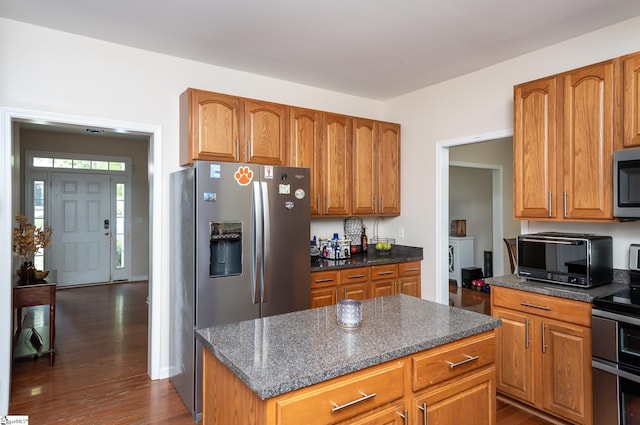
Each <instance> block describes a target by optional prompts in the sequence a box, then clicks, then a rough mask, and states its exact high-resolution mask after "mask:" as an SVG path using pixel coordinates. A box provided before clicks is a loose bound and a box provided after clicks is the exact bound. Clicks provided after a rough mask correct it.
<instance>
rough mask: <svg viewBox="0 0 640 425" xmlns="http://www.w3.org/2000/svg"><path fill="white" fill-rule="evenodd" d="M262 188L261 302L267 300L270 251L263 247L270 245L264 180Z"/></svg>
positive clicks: (267, 204)
mask: <svg viewBox="0 0 640 425" xmlns="http://www.w3.org/2000/svg"><path fill="white" fill-rule="evenodd" d="M260 185H261V189H262V255H263V260H262V273H261V275H262V279H261V283H262V287H261V288H260V291H261V293H262V302H263V303H265V302H267V301H269V276H270V274H271V273H270V270H269V269H268V268H267V267H268V265H269V264H271V263H270V258H269V257H270V255H269V254H270V253H269V250H268V249H265V247H268V246H271V223H270V222H269V220H270V216H271V215H270V214H269V188H268V186H267V183H266V182H260Z"/></svg>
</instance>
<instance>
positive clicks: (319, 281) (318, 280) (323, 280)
mask: <svg viewBox="0 0 640 425" xmlns="http://www.w3.org/2000/svg"><path fill="white" fill-rule="evenodd" d="M315 282H316V283H323V282H333V279H331V278H329V279H316V281H315Z"/></svg>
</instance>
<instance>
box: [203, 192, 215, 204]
mask: <svg viewBox="0 0 640 425" xmlns="http://www.w3.org/2000/svg"><path fill="white" fill-rule="evenodd" d="M217 198H218V194H217V193H215V192H214V193H211V192H205V193H204V194H203V195H202V200H203V201H204V202H216V200H217Z"/></svg>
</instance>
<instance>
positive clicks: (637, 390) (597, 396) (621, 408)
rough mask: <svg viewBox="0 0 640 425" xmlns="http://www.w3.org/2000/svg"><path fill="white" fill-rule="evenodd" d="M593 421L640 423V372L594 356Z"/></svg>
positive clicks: (597, 423) (598, 424)
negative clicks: (631, 370) (628, 369)
mask: <svg viewBox="0 0 640 425" xmlns="http://www.w3.org/2000/svg"><path fill="white" fill-rule="evenodd" d="M592 366H593V423H594V425H613V424H620V425H640V376H638V375H636V374H635V373H631V372H628V371H625V370H622V369H620V368H619V367H616V366H615V365H613V364H610V363H608V362H603V361H600V360H597V359H594V360H593V362H592Z"/></svg>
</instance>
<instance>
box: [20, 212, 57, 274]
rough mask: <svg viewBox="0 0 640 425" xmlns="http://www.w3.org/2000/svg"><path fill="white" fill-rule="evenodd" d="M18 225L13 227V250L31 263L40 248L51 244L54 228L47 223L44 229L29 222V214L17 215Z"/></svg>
mask: <svg viewBox="0 0 640 425" xmlns="http://www.w3.org/2000/svg"><path fill="white" fill-rule="evenodd" d="M16 223H18V225H17V226H16V227H14V228H13V239H12V242H13V251H14V252H15V253H16V254H18V255H20V256H21V257H24V258H25V260H26V261H27V262H29V263H32V262H33V256H34V255H35V253H36V252H38V250H39V249H44V248H46V247H48V246H49V245H51V233H53V229H52V228H51V227H49V225H48V224H46V223H45V225H44V229H41V228H39V227H36V226H35V225H33V224H32V223H28V222H27V216H25V215H24V214H20V215H17V216H16Z"/></svg>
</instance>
